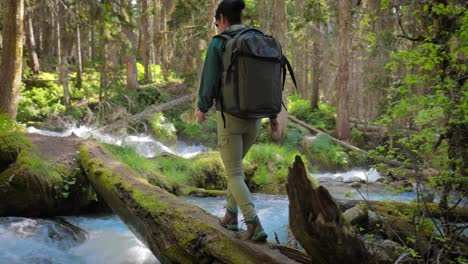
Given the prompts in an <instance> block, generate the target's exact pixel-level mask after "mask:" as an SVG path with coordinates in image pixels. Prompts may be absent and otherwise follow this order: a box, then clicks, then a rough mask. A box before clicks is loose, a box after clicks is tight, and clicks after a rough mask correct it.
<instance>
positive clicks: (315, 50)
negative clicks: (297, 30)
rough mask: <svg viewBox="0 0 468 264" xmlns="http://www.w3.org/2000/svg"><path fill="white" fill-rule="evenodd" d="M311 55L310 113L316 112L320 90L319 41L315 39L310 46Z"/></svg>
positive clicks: (320, 59)
mask: <svg viewBox="0 0 468 264" xmlns="http://www.w3.org/2000/svg"><path fill="white" fill-rule="evenodd" d="M312 54H313V58H314V59H313V60H312V61H313V62H312V63H313V70H312V74H313V76H312V96H311V99H310V106H311V109H312V111H314V110H318V103H319V99H320V98H319V90H320V62H321V61H322V58H321V56H320V39H316V40H315V42H314V44H313V46H312Z"/></svg>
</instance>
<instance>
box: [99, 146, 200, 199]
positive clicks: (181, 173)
mask: <svg viewBox="0 0 468 264" xmlns="http://www.w3.org/2000/svg"><path fill="white" fill-rule="evenodd" d="M104 146H105V147H106V149H108V150H109V151H111V153H113V154H114V155H115V156H116V157H117V158H118V159H119V160H121V161H122V162H123V163H125V164H127V165H128V166H129V167H130V168H132V169H133V170H135V171H136V172H138V173H140V174H141V175H144V176H146V177H147V178H148V181H149V182H150V183H153V184H156V185H161V184H162V185H166V183H165V181H167V182H168V185H170V186H169V187H168V188H167V189H169V190H171V191H174V192H176V193H177V192H178V190H179V189H180V188H181V187H183V186H186V185H188V184H189V182H190V178H191V176H192V175H193V173H194V169H193V167H192V164H191V162H190V161H189V160H186V159H182V158H177V157H158V158H157V159H151V160H150V159H146V158H144V157H142V156H140V155H138V153H137V152H136V151H135V149H133V148H130V147H118V146H115V145H110V144H104ZM158 175H162V176H158ZM155 177H156V179H155ZM152 180H154V182H152ZM161 187H162V186H161Z"/></svg>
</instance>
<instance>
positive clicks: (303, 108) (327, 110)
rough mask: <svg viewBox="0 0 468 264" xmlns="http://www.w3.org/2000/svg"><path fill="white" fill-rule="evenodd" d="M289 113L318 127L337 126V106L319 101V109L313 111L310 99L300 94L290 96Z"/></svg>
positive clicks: (328, 128) (332, 127) (331, 127)
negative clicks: (303, 97)
mask: <svg viewBox="0 0 468 264" xmlns="http://www.w3.org/2000/svg"><path fill="white" fill-rule="evenodd" d="M288 113H289V114H290V115H293V116H296V117H297V118H299V119H300V120H303V121H305V122H306V123H308V124H310V125H311V126H313V127H315V128H318V129H322V130H331V129H334V128H335V114H336V109H335V107H333V106H331V105H328V104H325V103H322V102H319V104H318V110H315V111H312V108H311V104H310V100H306V99H302V98H301V96H300V95H299V94H293V95H290V96H288Z"/></svg>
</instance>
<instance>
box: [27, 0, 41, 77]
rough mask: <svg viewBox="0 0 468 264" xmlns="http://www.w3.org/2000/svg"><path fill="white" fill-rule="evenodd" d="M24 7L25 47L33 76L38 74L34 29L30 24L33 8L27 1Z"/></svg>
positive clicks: (31, 23)
mask: <svg viewBox="0 0 468 264" xmlns="http://www.w3.org/2000/svg"><path fill="white" fill-rule="evenodd" d="M25 6H26V26H25V28H26V45H27V47H28V54H29V60H28V66H29V68H31V70H32V72H33V73H34V74H38V73H39V69H40V66H39V58H38V57H37V49H36V40H35V36H34V27H33V22H32V16H33V11H32V9H33V6H29V5H28V1H26V3H25Z"/></svg>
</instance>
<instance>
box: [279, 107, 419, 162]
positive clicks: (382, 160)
mask: <svg viewBox="0 0 468 264" xmlns="http://www.w3.org/2000/svg"><path fill="white" fill-rule="evenodd" d="M288 117H289V119H290V120H291V121H293V122H294V123H296V124H298V125H300V126H302V127H304V128H306V129H308V130H310V131H312V132H314V133H317V134H318V133H323V134H326V135H328V136H329V137H330V139H331V140H332V141H333V142H335V143H336V144H338V145H340V146H343V147H345V148H347V149H349V150H352V151H356V152H359V153H361V154H363V155H365V156H366V157H369V158H371V159H373V160H376V161H379V162H383V163H386V164H389V165H393V166H402V167H405V168H410V169H416V168H417V166H415V165H411V164H406V163H403V162H400V161H396V160H391V159H387V158H384V157H379V156H370V155H369V153H368V152H367V151H365V150H362V149H360V148H358V147H356V146H353V145H351V144H348V143H346V142H344V141H341V140H339V139H337V138H334V137H332V136H331V135H330V134H328V133H326V132H324V131H322V130H320V129H317V128H314V127H312V126H310V125H308V124H306V123H305V122H303V121H301V120H299V119H297V118H296V117H294V116H291V115H290V116H288Z"/></svg>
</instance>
